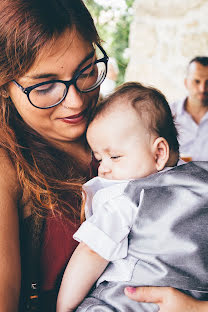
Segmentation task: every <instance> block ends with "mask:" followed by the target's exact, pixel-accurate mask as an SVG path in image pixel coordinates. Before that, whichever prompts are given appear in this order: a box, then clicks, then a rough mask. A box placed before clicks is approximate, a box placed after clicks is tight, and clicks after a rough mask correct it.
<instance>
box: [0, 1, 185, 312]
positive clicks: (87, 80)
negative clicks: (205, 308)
mask: <svg viewBox="0 0 208 312" xmlns="http://www.w3.org/2000/svg"><path fill="white" fill-rule="evenodd" d="M95 51H96V53H95ZM95 63H96V64H95ZM106 64H107V55H106V54H105V52H104V51H103V50H102V48H101V47H100V46H99V37H98V35H97V32H96V29H95V27H94V24H93V21H92V18H91V16H90V14H89V12H88V11H87V9H86V8H85V6H84V4H83V3H82V1H81V0H44V1H41V0H2V1H1V6H0V102H1V105H0V145H1V149H0V157H1V162H0V216H1V217H0V229H1V231H0V246H1V262H0V276H1V286H0V311H2V312H15V311H18V309H19V311H21V312H23V311H30V310H32V311H35V310H34V309H35V307H36V310H37V311H45V312H46V311H50V312H52V311H54V310H55V302H56V296H57V292H58V288H59V285H60V279H61V277H62V273H63V270H64V267H65V265H66V263H67V262H68V259H69V258H70V256H71V254H72V252H73V250H74V248H75V242H74V241H73V240H72V234H73V233H74V231H75V229H76V228H77V226H78V224H79V214H80V209H79V206H80V197H81V196H80V193H81V185H82V183H83V182H84V181H86V180H87V179H89V178H90V177H92V176H93V175H94V174H95V171H96V166H93V163H92V157H91V153H90V150H89V148H88V146H87V144H86V140H85V130H86V126H87V120H88V116H89V114H90V112H91V109H92V108H93V106H94V105H95V104H96V101H97V98H98V93H99V86H100V84H101V83H102V81H103V80H104V78H105V75H106ZM176 299H177V298H176ZM187 311H189V310H187ZM167 312H168V311H167ZM184 312H185V310H184Z"/></svg>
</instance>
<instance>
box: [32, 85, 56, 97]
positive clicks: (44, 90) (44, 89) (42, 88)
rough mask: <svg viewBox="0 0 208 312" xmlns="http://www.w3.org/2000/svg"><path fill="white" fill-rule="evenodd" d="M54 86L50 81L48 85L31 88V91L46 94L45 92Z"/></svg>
mask: <svg viewBox="0 0 208 312" xmlns="http://www.w3.org/2000/svg"><path fill="white" fill-rule="evenodd" d="M54 88H55V84H54V83H50V84H48V85H43V86H39V87H37V88H35V89H34V90H33V92H36V93H38V94H46V93H49V92H51V91H53V89H54Z"/></svg>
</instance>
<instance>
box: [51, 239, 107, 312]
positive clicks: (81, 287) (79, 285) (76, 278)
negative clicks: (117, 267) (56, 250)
mask: <svg viewBox="0 0 208 312" xmlns="http://www.w3.org/2000/svg"><path fill="white" fill-rule="evenodd" d="M108 263H109V261H107V260H105V259H104V258H102V257H101V256H99V255H98V254H97V253H95V252H94V251H92V250H91V249H90V248H89V247H88V246H87V245H86V244H84V243H82V242H81V243H80V244H79V245H78V247H77V248H76V250H75V251H74V253H73V255H72V257H71V259H70V261H69V263H68V265H67V267H66V270H65V272H64V276H63V279H62V282H61V287H60V290H59V294H58V299H57V312H69V311H73V310H74V309H75V308H76V307H77V306H78V305H79V304H80V303H81V302H82V300H83V299H84V298H85V296H86V295H87V294H88V292H89V291H90V289H91V287H92V286H93V284H94V283H95V281H96V280H97V279H98V277H99V276H100V275H101V274H102V273H103V271H104V270H105V268H106V266H107V265H108Z"/></svg>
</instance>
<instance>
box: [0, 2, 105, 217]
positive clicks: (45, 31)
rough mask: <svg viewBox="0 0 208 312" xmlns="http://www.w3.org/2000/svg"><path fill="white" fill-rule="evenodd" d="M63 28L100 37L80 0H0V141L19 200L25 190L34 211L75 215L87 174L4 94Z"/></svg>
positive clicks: (94, 39)
mask: <svg viewBox="0 0 208 312" xmlns="http://www.w3.org/2000/svg"><path fill="white" fill-rule="evenodd" d="M66 29H70V30H71V31H72V30H76V31H77V32H78V33H79V34H80V35H81V36H82V37H83V38H84V39H85V40H87V41H88V42H90V43H97V42H99V36H98V34H97V31H96V28H95V26H94V23H93V20H92V17H91V15H90V13H89V12H88V10H87V8H86V7H85V5H84V4H83V2H82V0H44V1H42V0H1V5H0V147H3V148H4V149H6V151H7V153H8V155H9V157H10V158H11V160H12V163H13V165H14V166H15V168H16V171H17V176H18V179H19V183H20V185H21V187H22V200H23V198H24V196H25V194H26V198H28V199H29V201H30V203H31V208H32V213H33V214H34V215H37V216H46V215H47V214H48V213H49V212H52V213H56V212H57V213H59V214H60V215H65V216H67V217H68V218H69V219H70V220H76V219H77V217H78V216H79V213H80V209H79V208H78V206H79V205H80V202H81V185H82V183H83V182H84V180H85V177H83V172H82V170H81V169H80V167H79V165H78V164H77V162H76V160H75V159H73V157H70V156H69V155H68V154H67V153H65V152H64V151H61V150H59V149H57V148H55V147H54V146H52V145H50V144H49V143H48V142H47V141H46V140H44V138H43V137H42V136H41V135H39V134H38V133H37V132H36V131H35V130H33V129H32V128H31V127H29V126H28V125H27V124H26V123H25V122H24V121H23V120H22V118H21V116H20V115H19V114H18V112H17V110H16V108H15V106H14V105H13V103H12V101H11V99H10V98H9V97H7V84H8V83H9V82H10V81H11V80H13V79H16V78H18V77H21V76H22V75H24V74H25V73H26V72H27V71H28V69H29V68H30V67H31V66H32V64H33V63H34V61H35V60H36V58H37V56H38V54H39V51H40V50H41V49H42V48H43V47H44V45H45V43H47V42H49V41H52V42H55V40H56V38H57V37H58V36H59V35H61V34H62V33H63V32H64V31H65V30H66ZM28 105H30V104H28ZM69 195H70V196H69ZM70 198H71V199H72V200H71V202H70V201H69V199H70ZM22 202H23V201H22ZM75 202H76V203H77V207H76V205H75V206H74V203H75Z"/></svg>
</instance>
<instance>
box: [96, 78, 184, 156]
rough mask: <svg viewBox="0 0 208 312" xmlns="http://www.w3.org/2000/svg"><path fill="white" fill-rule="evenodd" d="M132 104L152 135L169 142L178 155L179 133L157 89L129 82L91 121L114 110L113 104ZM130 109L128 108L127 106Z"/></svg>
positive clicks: (107, 100) (108, 99)
mask: <svg viewBox="0 0 208 312" xmlns="http://www.w3.org/2000/svg"><path fill="white" fill-rule="evenodd" d="M119 102H120V103H121V105H122V103H124V102H125V103H129V102H130V103H131V105H132V107H133V108H134V109H135V111H136V112H137V113H138V115H139V117H140V118H141V119H142V120H143V122H144V124H145V125H146V127H147V130H148V131H150V133H155V134H156V135H158V136H160V137H163V138H165V139H166V140H167V142H168V144H169V147H170V150H172V151H174V152H176V153H178V152H179V144H178V139H177V137H178V132H177V130H176V127H175V124H174V120H173V116H172V113H171V110H170V107H169V104H168V102H167V100H166V98H165V96H164V95H163V94H162V93H161V92H160V91H159V90H157V89H155V88H152V87H145V86H143V85H142V84H140V83H138V82H127V83H124V84H123V85H121V86H120V87H118V88H117V89H116V90H115V92H114V93H112V94H110V95H109V96H107V97H106V98H104V99H103V100H102V101H101V102H100V103H99V104H98V105H97V107H96V108H95V110H94V112H93V115H92V116H91V120H90V122H91V121H93V120H94V119H95V118H96V117H99V115H101V114H102V113H105V111H107V110H108V109H111V108H112V106H113V105H112V104H113V103H117V104H119ZM127 109H128V106H127Z"/></svg>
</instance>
